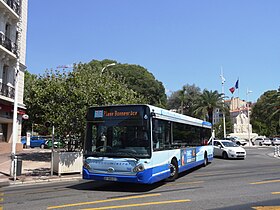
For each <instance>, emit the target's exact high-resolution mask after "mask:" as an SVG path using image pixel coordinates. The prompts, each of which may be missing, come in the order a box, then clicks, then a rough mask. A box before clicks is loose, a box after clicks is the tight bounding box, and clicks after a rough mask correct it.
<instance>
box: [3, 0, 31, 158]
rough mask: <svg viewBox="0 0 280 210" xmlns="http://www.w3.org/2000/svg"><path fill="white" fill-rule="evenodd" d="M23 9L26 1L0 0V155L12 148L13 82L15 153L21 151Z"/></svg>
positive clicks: (23, 65)
mask: <svg viewBox="0 0 280 210" xmlns="http://www.w3.org/2000/svg"><path fill="white" fill-rule="evenodd" d="M27 9H28V0H0V153H3V152H10V151H11V147H12V146H11V144H12V139H13V109H14V101H15V79H17V81H18V98H17V101H18V105H17V107H18V113H17V114H18V117H17V119H18V120H17V122H16V123H17V127H18V132H17V133H18V134H17V136H18V137H17V150H20V149H21V148H22V146H21V143H20V134H21V125H22V115H23V114H24V113H25V106H24V104H23V92H24V71H25V69H26V66H25V56H26V32H27Z"/></svg>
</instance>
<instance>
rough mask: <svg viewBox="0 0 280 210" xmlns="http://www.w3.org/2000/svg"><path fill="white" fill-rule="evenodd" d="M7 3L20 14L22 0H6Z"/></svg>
mask: <svg viewBox="0 0 280 210" xmlns="http://www.w3.org/2000/svg"><path fill="white" fill-rule="evenodd" d="M4 2H6V4H7V5H8V6H9V7H10V8H11V9H12V10H13V11H15V13H17V14H18V15H19V14H20V6H21V0H4Z"/></svg>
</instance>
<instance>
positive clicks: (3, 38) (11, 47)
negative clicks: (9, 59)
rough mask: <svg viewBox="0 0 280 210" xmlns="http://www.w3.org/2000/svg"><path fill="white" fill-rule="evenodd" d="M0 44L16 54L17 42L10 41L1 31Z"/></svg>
mask: <svg viewBox="0 0 280 210" xmlns="http://www.w3.org/2000/svg"><path fill="white" fill-rule="evenodd" d="M0 45H2V46H3V47H5V48H6V49H7V50H9V51H11V52H12V53H14V54H15V55H16V56H17V48H18V46H17V44H16V43H14V42H12V41H11V40H10V39H9V38H8V37H6V36H5V35H4V34H3V33H0Z"/></svg>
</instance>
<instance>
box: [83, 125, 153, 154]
mask: <svg viewBox="0 0 280 210" xmlns="http://www.w3.org/2000/svg"><path fill="white" fill-rule="evenodd" d="M85 155H90V156H97V157H104V156H106V157H129V158H135V159H138V158H149V157H150V156H151V137H150V134H149V132H148V124H147V125H143V124H139V125H137V123H135V122H134V123H132V122H130V120H127V121H119V120H113V121H104V122H101V123H92V122H89V123H88V124H87V137H86V145H85Z"/></svg>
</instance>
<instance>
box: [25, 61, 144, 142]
mask: <svg viewBox="0 0 280 210" xmlns="http://www.w3.org/2000/svg"><path fill="white" fill-rule="evenodd" d="M102 65H103V63H102V62H96V63H89V64H81V63H80V64H78V65H75V67H74V69H73V71H71V72H66V71H64V70H62V71H58V70H55V71H53V70H46V72H45V74H44V75H41V76H36V75H32V74H30V73H28V72H26V74H25V94H24V103H25V104H26V106H27V114H28V115H29V120H28V121H26V122H24V131H26V130H30V129H31V124H33V125H35V124H36V125H40V126H39V127H38V130H39V131H40V132H44V129H45V130H46V128H45V127H44V126H42V125H44V123H45V122H46V121H50V122H52V123H53V125H54V126H55V130H56V134H57V135H59V136H61V137H64V138H65V137H66V136H70V137H71V136H72V137H73V138H74V137H76V138H77V137H79V139H80V140H82V139H83V134H84V130H85V114H86V110H87V108H88V107H90V106H95V105H96V106H100V105H110V104H136V103H145V100H144V98H143V97H142V96H141V95H139V94H138V93H136V92H135V91H133V90H131V89H130V88H128V86H127V85H126V84H125V82H124V81H123V79H121V78H117V77H115V76H113V75H112V74H109V73H107V74H104V75H103V74H100V71H101V69H102V68H101V67H102ZM100 68H101V69H100ZM40 128H41V129H40Z"/></svg>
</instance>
